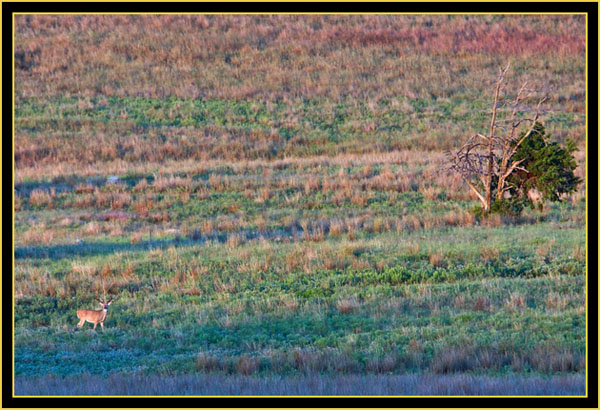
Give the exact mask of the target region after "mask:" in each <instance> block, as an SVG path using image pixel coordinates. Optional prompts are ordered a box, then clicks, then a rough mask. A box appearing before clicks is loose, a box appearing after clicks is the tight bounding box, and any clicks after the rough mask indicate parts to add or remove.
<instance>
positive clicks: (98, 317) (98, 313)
mask: <svg viewBox="0 0 600 410" xmlns="http://www.w3.org/2000/svg"><path fill="white" fill-rule="evenodd" d="M96 300H97V301H98V302H99V303H100V305H101V306H102V309H100V310H91V309H79V310H78V311H77V317H78V318H79V323H78V324H77V327H82V326H83V325H84V324H85V322H86V321H87V322H90V323H93V324H94V330H96V326H98V323H100V326H101V327H102V330H104V319H106V314H107V313H108V306H109V305H110V304H111V303H112V296H111V297H110V299H109V300H108V302H104V301H102V300H100V299H96Z"/></svg>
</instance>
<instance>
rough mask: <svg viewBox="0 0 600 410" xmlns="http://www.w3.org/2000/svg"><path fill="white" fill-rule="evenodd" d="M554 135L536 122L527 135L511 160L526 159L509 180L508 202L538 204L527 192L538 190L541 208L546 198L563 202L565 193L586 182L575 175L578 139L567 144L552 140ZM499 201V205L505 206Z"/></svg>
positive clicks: (514, 205) (515, 204)
mask: <svg viewBox="0 0 600 410" xmlns="http://www.w3.org/2000/svg"><path fill="white" fill-rule="evenodd" d="M550 137H551V135H550V134H546V129H545V128H544V126H543V125H542V124H541V123H539V122H536V123H535V125H534V128H533V131H532V133H531V135H529V137H527V138H525V139H524V140H523V141H522V143H521V144H520V145H519V147H518V148H517V151H516V152H515V154H514V155H513V156H512V158H511V161H512V162H516V161H522V162H521V163H520V164H519V169H518V170H517V171H516V172H513V173H512V174H511V175H510V177H509V178H508V179H507V182H509V183H510V184H511V185H512V187H511V189H510V191H509V192H510V194H511V197H510V199H509V200H508V201H507V202H509V204H504V205H510V207H512V208H515V207H516V208H517V209H518V208H519V207H520V206H521V205H530V206H531V207H533V206H534V205H535V204H534V203H533V201H531V199H530V198H529V197H528V195H527V192H528V191H530V190H532V189H537V190H538V191H539V192H540V193H541V201H540V202H539V203H538V205H539V207H540V208H541V207H542V206H543V204H544V202H546V201H560V200H561V195H562V194H571V193H573V192H575V191H576V190H577V186H578V185H579V184H580V183H581V182H582V179H581V178H578V177H577V176H575V173H574V171H575V168H577V163H576V162H575V159H574V157H573V152H575V151H577V150H578V149H577V147H576V145H575V142H574V141H572V140H570V139H568V138H567V140H566V145H565V147H561V146H560V144H558V143H557V142H550ZM500 205H501V204H498V205H497V206H496V207H495V208H496V210H497V211H501V209H499V208H503V207H501V206H500Z"/></svg>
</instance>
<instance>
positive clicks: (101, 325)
mask: <svg viewBox="0 0 600 410" xmlns="http://www.w3.org/2000/svg"><path fill="white" fill-rule="evenodd" d="M100 327H101V328H102V331H103V332H104V322H100Z"/></svg>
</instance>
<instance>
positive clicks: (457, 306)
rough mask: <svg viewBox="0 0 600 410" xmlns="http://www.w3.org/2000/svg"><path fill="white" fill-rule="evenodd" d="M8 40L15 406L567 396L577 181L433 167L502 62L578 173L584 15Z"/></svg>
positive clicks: (102, 25) (578, 288) (131, 28)
mask: <svg viewBox="0 0 600 410" xmlns="http://www.w3.org/2000/svg"><path fill="white" fill-rule="evenodd" d="M15 20H16V34H15V35H16V37H15V50H16V51H15V63H16V71H15V81H16V83H15V87H16V93H15V213H14V225H15V271H14V275H15V281H14V291H15V293H14V297H15V376H16V379H17V383H16V393H17V394H34V395H35V394H102V395H105V394H284V395H285V394H352V392H358V393H357V394H409V395H412V394H425V395H427V394H506V392H510V391H512V392H514V394H582V392H583V390H584V382H585V366H586V357H585V347H586V346H585V319H586V316H585V298H586V280H585V279H586V278H585V272H586V252H585V249H586V242H585V224H586V214H585V211H586V191H585V184H582V185H581V186H580V187H579V190H578V191H577V192H575V193H574V194H573V195H571V196H570V197H569V198H567V200H566V201H564V202H561V203H553V204H549V205H548V206H547V207H546V208H545V209H544V211H543V212H540V211H538V210H530V209H527V210H525V212H523V214H522V215H521V216H519V217H518V218H508V217H501V216H499V215H493V216H490V217H486V218H480V217H475V216H474V215H473V213H472V212H471V211H472V208H473V206H474V204H475V201H476V198H474V197H473V194H472V193H470V192H469V189H468V187H466V186H464V185H463V184H462V183H461V180H460V178H458V177H455V176H452V175H449V174H441V173H439V172H435V171H436V170H437V169H438V168H439V164H440V163H441V162H442V160H443V158H444V150H446V149H450V148H455V147H456V146H457V145H458V144H459V142H460V138H459V137H462V136H464V135H466V134H469V133H472V132H473V130H477V129H479V128H481V127H485V126H486V124H487V121H488V116H487V114H488V113H489V111H490V107H489V101H490V95H489V85H490V83H491V82H490V81H489V79H490V78H492V76H493V73H495V72H496V70H497V68H498V66H499V65H500V64H501V63H503V62H504V61H506V60H507V59H509V60H510V61H511V67H512V68H513V70H512V71H511V73H512V75H514V76H515V78H516V79H517V80H521V79H524V78H525V77H528V78H530V80H531V81H532V82H541V83H543V84H545V85H547V86H548V87H550V88H551V89H552V92H551V93H550V95H551V99H550V100H549V101H548V104H547V107H546V112H545V117H544V125H545V127H546V130H547V131H548V132H549V133H551V134H552V135H553V137H552V138H553V140H555V141H561V142H562V141H564V139H565V138H566V137H569V138H571V139H573V140H574V141H576V142H577V144H578V146H579V148H580V151H578V152H576V153H575V155H576V160H577V163H578V165H579V167H578V168H577V170H576V171H575V173H576V175H577V176H579V177H581V178H584V177H585V161H586V158H585V77H584V73H585V25H584V24H585V20H584V19H583V18H582V17H581V16H492V15H490V16H433V15H432V16H283V15H281V16H166V15H163V16H108V15H99V16H17V17H16V19H15ZM67 61H68V63H67ZM518 82H519V81H515V83H518ZM508 91H509V92H510V90H508ZM513 92H514V90H513ZM103 286H105V288H104V289H103ZM104 290H105V291H106V292H107V293H110V294H111V295H115V299H114V302H113V304H112V305H111V309H110V311H109V313H108V316H107V318H106V321H105V325H106V326H105V329H104V331H98V332H93V331H91V330H89V329H87V330H86V329H84V330H77V329H76V324H77V318H76V315H75V312H76V311H77V310H78V309H82V308H91V307H93V306H94V299H95V298H96V297H103V295H102V293H103V292H104ZM107 373H110V376H109V378H108V381H109V383H107V384H102V385H98V384H95V383H86V382H85V380H88V379H94V378H95V377H96V376H97V375H106V374H107ZM207 375H209V376H210V377H207ZM163 377H167V378H166V379H163ZM211 377H218V378H220V379H219V380H223V383H225V384H226V383H230V384H231V387H230V389H229V390H227V391H225V390H221V388H220V387H217V385H218V383H217V384H215V383H216V382H215V383H213V382H211V383H207V382H206V380H208V379H211ZM74 378H77V380H79V381H80V382H81V386H80V387H77V389H75V390H74V391H67V390H66V389H65V388H63V387H61V385H62V386H67V385H71V382H72V381H73V380H74ZM425 379H427V380H430V381H431V383H429V382H428V383H427V385H428V386H430V387H428V388H427V389H425V390H423V389H424V388H423V387H419V386H422V383H420V382H418V381H417V380H425ZM162 380H167V382H165V383H162V382H160V381H162ZM211 380H212V379H211ZM273 380H281V383H273V382H272V381H273ZM306 380H310V381H311V382H310V383H309V386H311V387H306V388H305V389H303V388H301V387H299V386H303V385H306V383H305V381H306ZM367 380H368V381H367ZM247 383H249V384H247ZM311 383H312V384H311ZM378 383H379V384H378ZM275 384H277V385H278V386H280V387H278V388H277V389H272V388H271V387H269V386H273V385H275ZM342 385H347V386H348V387H344V388H341V387H340V386H342ZM107 386H108V387H107ZM140 386H149V387H148V389H149V390H144V391H142V390H140ZM210 386H212V389H211V388H209V387H210ZM248 386H250V387H248ZM364 386H380V387H381V388H380V389H379V387H373V388H372V389H367V388H365V389H363V387H364ZM461 389H462V390H461Z"/></svg>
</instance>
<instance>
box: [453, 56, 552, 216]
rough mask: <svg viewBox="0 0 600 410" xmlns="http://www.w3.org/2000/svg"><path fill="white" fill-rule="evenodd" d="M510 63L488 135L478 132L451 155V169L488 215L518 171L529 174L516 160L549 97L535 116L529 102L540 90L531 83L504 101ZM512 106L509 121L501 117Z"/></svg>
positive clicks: (498, 84)
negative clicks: (509, 99) (514, 158)
mask: <svg viewBox="0 0 600 410" xmlns="http://www.w3.org/2000/svg"><path fill="white" fill-rule="evenodd" d="M509 68H510V64H507V65H506V67H501V68H500V73H499V75H498V78H497V80H496V83H495V85H494V104H493V106H492V118H491V122H490V129H489V133H488V134H481V133H477V134H475V135H473V136H471V137H469V138H468V139H467V141H466V142H465V143H464V144H463V145H462V146H461V147H460V148H459V149H458V150H457V151H456V152H448V153H447V167H446V169H449V170H451V171H453V172H456V173H458V174H459V175H460V176H461V177H462V179H463V180H464V181H465V182H466V183H467V185H468V186H469V187H470V188H471V190H472V191H473V192H474V193H475V195H476V196H477V198H478V199H479V201H480V202H481V204H482V206H483V210H484V212H485V213H488V212H489V211H490V209H491V207H492V196H493V193H494V192H493V191H494V190H495V197H496V198H495V199H496V200H500V199H502V198H503V196H504V195H505V193H506V192H507V191H509V190H510V189H511V188H515V187H513V186H512V185H511V184H510V183H509V182H508V178H509V176H510V175H511V174H512V173H513V172H514V171H516V170H521V171H526V170H525V169H524V168H522V167H520V164H521V163H522V162H523V160H520V161H513V160H512V157H513V156H514V154H515V153H516V152H517V149H518V148H519V145H521V143H522V142H523V141H524V140H525V139H526V138H527V137H529V136H530V135H531V133H532V131H533V130H534V126H535V123H536V121H537V120H538V119H539V117H540V115H541V111H540V110H541V106H542V103H543V102H544V101H546V99H547V97H546V96H542V97H539V98H538V100H537V105H536V106H535V110H534V114H533V116H529V117H528V116H527V115H529V114H531V112H532V110H531V109H529V106H528V105H527V103H528V102H529V101H530V100H531V99H532V98H533V96H534V95H536V94H537V93H536V91H535V90H532V89H530V88H528V83H527V82H524V83H523V84H521V87H520V88H519V91H518V92H517V95H516V97H515V98H514V100H512V101H510V102H509V101H504V100H502V99H501V94H502V92H503V90H504V89H505V88H506V73H507V71H508V69H509ZM509 103H510V105H511V106H512V107H511V108H512V109H511V111H510V115H508V116H507V118H499V114H500V113H499V109H502V108H504V107H506V106H507V105H508V104H509Z"/></svg>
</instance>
